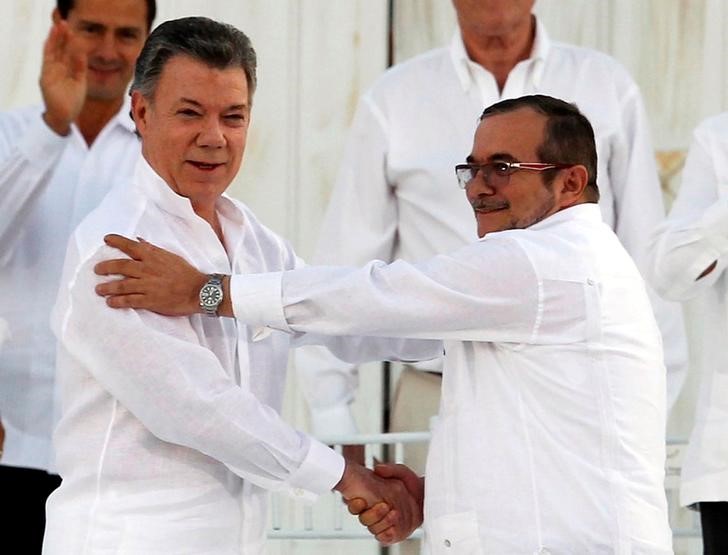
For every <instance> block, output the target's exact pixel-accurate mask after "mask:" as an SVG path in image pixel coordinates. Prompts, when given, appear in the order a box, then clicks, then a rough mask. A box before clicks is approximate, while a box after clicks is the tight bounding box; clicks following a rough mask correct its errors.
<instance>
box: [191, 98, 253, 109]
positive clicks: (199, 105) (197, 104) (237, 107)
mask: <svg viewBox="0 0 728 555" xmlns="http://www.w3.org/2000/svg"><path fill="white" fill-rule="evenodd" d="M179 100H180V102H186V103H187V104H192V105H193V106H198V107H200V108H202V107H203V106H202V104H200V103H199V102H197V100H193V99H192V98H184V97H182V98H180V99H179ZM247 108H248V105H247V104H245V103H244V104H233V105H232V106H228V107H227V108H225V110H246V109H247Z"/></svg>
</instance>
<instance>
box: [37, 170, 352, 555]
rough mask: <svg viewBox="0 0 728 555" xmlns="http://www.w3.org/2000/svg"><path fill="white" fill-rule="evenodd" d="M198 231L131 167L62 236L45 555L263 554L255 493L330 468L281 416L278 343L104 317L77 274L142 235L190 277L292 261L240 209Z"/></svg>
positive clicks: (87, 274)
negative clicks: (112, 237) (57, 403)
mask: <svg viewBox="0 0 728 555" xmlns="http://www.w3.org/2000/svg"><path fill="white" fill-rule="evenodd" d="M216 209H217V213H218V216H219V218H220V222H221V225H222V229H223V234H224V238H225V246H224V247H223V245H222V244H221V242H220V240H219V239H218V238H217V236H216V234H215V232H214V231H213V230H212V228H211V226H210V225H209V224H207V222H205V221H204V220H202V219H201V218H199V217H198V216H197V215H196V214H195V213H194V212H193V210H192V207H191V205H190V202H189V200H188V199H186V198H183V197H180V196H178V195H176V194H175V193H174V192H173V191H172V190H171V189H170V188H169V187H168V186H167V185H166V183H165V182H164V181H163V180H162V179H161V178H160V177H159V176H157V174H156V173H154V171H153V170H152V169H151V168H150V167H149V165H148V164H147V163H146V161H144V160H143V159H142V158H140V162H139V165H138V169H137V172H136V175H135V178H134V180H133V182H130V183H127V184H126V185H124V186H120V187H116V188H114V189H113V190H112V191H111V192H110V193H109V195H108V196H107V197H106V198H105V200H104V201H103V202H102V203H101V205H100V206H99V208H98V209H96V210H94V211H93V212H92V213H91V214H90V215H89V217H88V218H86V219H85V220H84V221H83V223H82V224H81V225H80V226H79V227H78V228H77V230H76V231H75V232H74V234H73V236H72V238H71V241H70V242H69V247H68V254H67V258H66V266H65V270H64V276H63V278H62V281H61V287H60V290H59V295H58V301H57V304H56V307H55V309H54V313H53V329H54V331H55V332H56V334H57V335H58V340H59V352H58V378H57V379H58V383H59V388H60V393H61V400H62V408H63V411H62V416H61V420H60V422H59V425H58V428H57V430H56V432H55V436H54V444H55V447H56V456H57V464H58V470H59V473H60V475H61V477H62V478H63V482H62V484H61V486H60V487H59V489H58V490H56V491H55V492H54V493H53V494H52V495H51V496H50V498H49V501H48V505H47V525H46V534H45V538H44V550H43V553H44V554H46V555H50V554H58V555H68V554H71V553H74V554H76V553H79V554H80V553H129V554H139V553H154V554H170V555H171V554H174V555H179V554H187V553H189V554H199V553H205V554H216V555H223V554H224V555H228V554H230V555H232V554H238V555H239V554H241V553H243V554H246V555H247V554H253V553H259V552H261V550H262V549H263V547H262V546H263V542H264V539H265V524H266V519H267V508H266V503H267V497H266V495H267V492H266V491H265V490H266V489H281V490H286V491H289V492H290V493H291V494H292V495H294V496H296V497H299V498H302V499H303V498H308V499H312V498H314V497H315V496H316V495H318V494H320V493H322V492H326V491H329V490H331V489H332V488H333V486H334V485H336V483H337V482H338V481H339V479H340V478H341V475H342V472H343V469H344V462H343V459H342V457H341V456H340V455H338V454H336V453H335V452H333V451H332V450H331V449H329V448H328V447H326V446H324V445H323V444H320V443H319V442H317V441H315V440H312V439H310V438H309V437H308V436H306V435H304V434H302V433H300V432H297V431H295V430H294V429H292V428H291V427H290V426H288V425H287V424H286V423H284V422H283V421H282V419H281V418H280V416H279V411H280V407H281V402H282V396H283V390H284V384H285V372H286V365H287V356H288V346H289V342H290V336H289V335H287V334H284V333H280V332H277V333H273V334H270V335H269V336H268V337H267V338H265V339H264V340H261V341H258V342H256V343H255V344H251V343H249V339H250V333H249V330H248V328H247V327H246V326H242V325H241V326H237V325H236V323H235V320H234V319H232V318H210V317H208V316H206V315H194V316H191V317H176V318H171V317H165V316H160V315H157V314H155V313H152V312H148V311H144V310H131V309H122V310H114V309H111V308H109V307H107V306H106V304H105V302H104V299H103V298H101V297H99V296H97V295H96V294H95V292H94V286H95V285H96V284H97V283H99V282H101V281H102V280H103V278H101V277H100V276H96V275H95V274H94V272H93V267H94V265H95V264H96V263H98V262H99V261H101V260H103V259H108V258H118V256H119V252H118V251H116V250H114V249H111V248H109V247H106V246H104V243H103V236H104V234H106V233H109V232H116V233H120V234H123V235H125V236H129V237H143V238H145V239H146V240H148V241H150V242H153V243H155V244H157V245H159V246H161V247H163V248H166V249H168V250H170V251H172V252H175V253H177V254H179V255H181V256H183V257H184V258H185V259H187V260H188V261H189V262H190V263H191V264H193V265H195V266H196V267H198V268H199V269H200V270H201V271H203V272H206V273H226V274H230V273H233V272H235V273H243V274H247V273H251V272H265V271H273V270H282V269H289V268H293V267H295V265H296V257H295V255H294V254H293V251H292V250H291V248H290V247H289V246H288V245H287V244H286V243H285V242H284V241H283V240H282V239H280V238H279V237H278V236H277V235H275V234H274V233H272V232H271V231H269V230H268V229H266V228H265V227H263V226H262V225H261V224H260V223H258V221H257V220H256V219H255V217H254V216H253V215H252V213H251V212H250V211H249V210H248V209H247V208H246V207H245V206H243V205H242V204H241V203H239V202H237V201H234V200H232V199H230V198H228V197H225V196H223V197H222V198H221V199H220V200H219V201H218V204H217V207H216Z"/></svg>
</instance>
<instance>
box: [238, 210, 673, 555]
mask: <svg viewBox="0 0 728 555" xmlns="http://www.w3.org/2000/svg"><path fill="white" fill-rule="evenodd" d="M231 287H232V300H233V303H234V310H235V315H236V318H237V319H238V321H239V322H246V323H248V324H249V325H267V326H270V327H272V328H274V329H280V330H286V331H289V332H295V333H303V332H312V333H323V334H336V333H342V334H363V335H382V336H386V335H391V336H399V337H418V338H429V339H443V340H444V342H445V357H444V363H445V364H444V371H443V397H442V405H441V409H440V415H439V419H438V424H437V426H436V428H435V430H434V432H433V433H434V435H433V439H432V443H431V446H430V453H429V458H428V461H427V471H426V482H425V484H426V485H425V489H426V491H425V531H426V544H427V548H428V549H429V552H430V553H431V554H445V553H457V554H458V555H463V554H481V553H498V554H501V553H504V554H505V553H522V554H531V553H549V552H550V553H574V554H576V553H579V554H581V553H619V554H635V553H640V554H642V553H650V554H656V553H659V554H667V553H672V550H671V541H672V540H671V533H670V528H669V526H668V520H667V503H666V499H665V492H664V489H663V478H664V470H663V465H664V461H665V445H664V432H665V368H664V364H663V359H662V346H661V341H660V334H659V331H658V328H657V325H656V323H655V319H654V316H653V313H652V311H651V307H650V303H649V300H648V297H647V294H646V290H645V286H644V282H643V280H642V278H641V276H640V274H639V272H638V270H637V268H636V267H635V265H634V262H633V261H632V260H631V259H630V257H629V255H628V254H627V253H626V251H625V250H624V248H623V247H622V246H621V244H620V243H619V241H618V239H617V238H616V236H615V235H614V233H613V232H612V231H611V230H610V229H609V227H608V226H607V225H605V224H604V223H603V222H602V221H601V216H600V214H599V208H598V207H597V206H595V205H589V204H587V205H584V204H582V205H579V206H575V207H572V208H568V209H565V210H562V211H560V212H558V213H557V214H555V215H553V216H551V217H549V218H546V219H544V220H543V221H541V222H539V223H537V224H535V225H533V226H531V227H530V228H528V229H525V230H510V231H503V232H499V233H492V234H488V235H487V236H486V237H485V238H484V239H483V240H481V241H478V242H476V243H474V244H471V245H470V246H466V247H464V248H462V249H460V250H458V251H456V252H455V253H454V254H443V255H438V256H436V257H434V258H432V259H430V260H428V261H425V262H420V263H414V264H412V263H407V262H404V261H396V262H394V263H392V264H391V265H385V264H384V263H382V262H378V261H375V262H371V263H370V264H368V265H367V266H366V267H364V268H362V269H350V268H339V269H336V268H334V269H331V268H326V267H309V268H304V269H302V270H300V271H293V272H283V273H278V274H271V275H260V276H234V277H233V278H232V282H231ZM274 294H276V295H277V296H278V300H276V301H271V299H273V297H274ZM250 299H260V302H257V303H256V302H254V301H253V302H249V300H250ZM539 550H542V551H539Z"/></svg>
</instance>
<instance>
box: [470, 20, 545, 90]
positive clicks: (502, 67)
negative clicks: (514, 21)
mask: <svg viewBox="0 0 728 555" xmlns="http://www.w3.org/2000/svg"><path fill="white" fill-rule="evenodd" d="M460 28H461V33H462V37H463V43H464V44H465V50H466V52H467V53H468V57H469V58H470V59H471V60H473V61H474V62H475V63H477V64H479V65H481V66H483V67H484V68H485V69H486V70H488V71H489V72H490V73H492V74H493V76H494V77H495V80H496V82H497V83H498V90H499V91H500V92H503V88H504V87H505V84H506V81H507V80H508V74H509V73H510V72H511V71H512V70H513V68H514V67H516V64H518V62H521V61H523V60H527V59H528V57H529V56H530V55H531V51H532V50H533V43H534V41H535V39H536V18H535V17H534V16H531V17H529V18H528V19H525V20H523V22H522V23H520V24H518V25H517V26H515V27H512V28H510V29H508V31H506V32H503V33H501V34H496V35H485V34H483V33H479V32H478V30H477V28H475V27H468V26H467V25H461V27H460Z"/></svg>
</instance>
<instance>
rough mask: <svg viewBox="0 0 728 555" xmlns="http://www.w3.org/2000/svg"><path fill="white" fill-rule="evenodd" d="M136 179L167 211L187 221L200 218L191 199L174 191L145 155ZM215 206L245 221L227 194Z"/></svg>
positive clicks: (154, 200) (160, 206) (138, 164)
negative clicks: (193, 207)
mask: <svg viewBox="0 0 728 555" xmlns="http://www.w3.org/2000/svg"><path fill="white" fill-rule="evenodd" d="M134 181H135V183H136V184H137V187H139V188H140V189H141V191H142V192H143V193H144V194H145V195H146V196H147V197H148V198H149V199H150V200H151V201H152V202H153V203H154V204H155V205H156V206H158V207H159V208H161V209H162V210H164V211H165V212H168V213H170V214H172V215H174V216H177V217H179V218H181V219H183V220H187V221H193V220H199V216H198V215H197V214H196V213H195V211H194V210H193V209H192V203H191V202H190V200H189V199H188V198H186V197H183V196H181V195H178V194H177V193H176V192H174V191H173V190H172V188H171V187H170V186H169V185H168V184H167V182H166V181H165V180H164V179H162V178H161V177H160V175H159V174H158V173H157V172H156V171H155V170H154V168H152V166H150V165H149V162H147V160H146V159H145V158H144V156H140V157H139V161H138V162H137V166H136V172H135V180H134ZM215 208H216V209H217V210H218V212H219V213H220V214H221V215H222V216H224V217H225V218H228V219H231V220H233V221H234V222H243V221H244V217H243V213H242V211H241V210H240V208H239V207H238V206H237V205H236V204H235V202H234V201H233V200H232V199H231V198H230V197H229V196H228V195H226V194H223V195H222V196H221V197H220V198H219V199H218V201H217V204H216V206H215Z"/></svg>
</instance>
